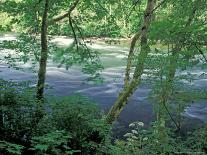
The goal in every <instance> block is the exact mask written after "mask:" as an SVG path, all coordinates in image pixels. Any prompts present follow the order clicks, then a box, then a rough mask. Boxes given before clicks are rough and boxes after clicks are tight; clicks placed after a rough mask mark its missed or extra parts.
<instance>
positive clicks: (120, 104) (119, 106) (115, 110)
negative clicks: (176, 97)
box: [107, 0, 155, 124]
mask: <svg viewBox="0 0 207 155" xmlns="http://www.w3.org/2000/svg"><path fill="white" fill-rule="evenodd" d="M154 5H155V0H148V1H147V7H146V9H145V14H144V23H143V25H142V28H141V32H140V36H141V50H140V54H139V56H138V62H137V65H136V68H135V71H134V75H133V78H132V80H131V82H130V83H129V84H128V81H127V85H126V87H125V88H124V90H123V91H122V92H121V93H120V95H119V97H118V99H117V100H116V101H115V103H114V105H113V106H112V108H111V109H110V111H109V113H108V115H107V122H108V123H109V124H111V123H113V121H115V120H116V119H117V117H118V116H119V114H120V113H121V111H122V110H123V108H124V106H125V105H126V104H127V101H128V98H129V97H130V96H131V95H132V94H133V93H134V91H135V90H136V88H137V86H138V85H139V83H140V80H141V75H142V73H143V70H144V63H145V60H146V58H147V55H148V53H149V51H150V48H149V46H148V41H147V31H148V28H149V26H150V23H151V18H152V11H153V9H154ZM138 39H139V33H137V34H136V35H135V37H134V39H133V40H132V43H131V49H130V53H129V56H130V55H131V53H133V51H134V47H135V43H136V41H137V40H138ZM130 66H131V64H129V66H128V65H127V68H129V69H130ZM127 80H128V79H127ZM125 83H126V81H125Z"/></svg>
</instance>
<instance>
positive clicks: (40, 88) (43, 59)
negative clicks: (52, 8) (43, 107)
mask: <svg viewBox="0 0 207 155" xmlns="http://www.w3.org/2000/svg"><path fill="white" fill-rule="evenodd" d="M48 3H49V0H45V6H44V13H43V16H42V26H41V56H40V62H39V66H40V67H39V72H38V82H37V99H38V100H42V99H43V97H44V96H43V95H44V85H45V74H46V66H47V57H48V43H47V28H48V25H47V18H48V8H49V4H48Z"/></svg>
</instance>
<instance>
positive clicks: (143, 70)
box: [0, 0, 207, 155]
mask: <svg viewBox="0 0 207 155" xmlns="http://www.w3.org/2000/svg"><path fill="white" fill-rule="evenodd" d="M0 19H1V21H0V35H2V36H4V34H7V33H11V34H15V35H16V36H17V37H16V39H14V40H4V41H1V42H0V50H1V51H4V52H2V54H3V56H1V57H0V63H2V64H7V65H8V67H12V68H14V69H17V70H20V69H22V68H21V66H20V64H26V63H28V62H31V64H32V65H31V66H30V68H29V69H30V71H31V70H32V71H33V72H34V73H38V82H37V87H36V88H32V87H31V86H30V84H29V83H28V82H23V83H18V82H11V81H5V80H1V81H0V154H28V153H29V154H54V155H55V154H57V155H59V154H98V155H99V154H112V155H120V154H123V155H125V154H126V155H131V154H134V155H139V154H140V155H145V154H146V155H151V154H152V155H153V154H155V155H157V154H159V155H160V154H163V155H167V154H194V153H197V154H206V153H207V147H206V146H207V139H206V138H207V126H206V124H201V126H196V127H195V129H194V130H193V131H191V132H189V133H187V132H188V131H183V130H182V128H183V126H182V125H183V122H184V121H186V120H185V118H183V116H182V113H183V112H184V111H185V109H186V107H188V106H190V105H191V104H193V103H194V101H197V100H206V98H207V92H206V89H199V88H194V87H193V86H192V85H191V83H192V82H193V81H194V80H196V79H198V78H199V77H200V76H204V77H205V76H206V73H205V69H206V67H207V66H206V63H207V57H206V52H207V1H206V0H2V1H0ZM62 35H64V36H67V37H70V38H73V43H71V44H70V45H68V46H60V45H57V44H55V43H53V42H51V39H52V38H53V36H62ZM98 38H100V39H101V40H104V41H105V43H106V44H118V43H119V42H120V40H121V39H124V40H126V42H127V41H128V40H130V46H129V45H128V46H129V53H128V57H127V60H126V64H125V65H126V70H125V75H124V76H125V77H124V81H123V83H124V86H123V89H122V90H121V91H120V93H119V94H118V97H117V99H116V100H115V102H114V104H113V106H112V107H111V109H110V110H109V112H108V114H102V113H101V112H100V110H99V108H98V107H97V105H96V103H94V102H93V101H91V100H90V99H88V98H87V97H84V96H81V95H74V96H69V97H65V98H55V97H49V96H48V94H46V93H45V92H44V90H45V79H46V71H47V62H48V60H53V61H54V62H55V63H56V64H57V67H62V66H64V67H65V68H66V69H69V68H70V67H72V66H74V65H76V66H81V68H82V72H83V73H86V74H88V75H89V76H88V79H86V80H88V81H93V82H95V83H96V84H98V83H103V82H104V79H103V77H102V76H101V71H102V70H103V69H104V66H103V65H102V63H101V60H100V57H99V56H100V52H99V51H97V50H94V49H92V48H90V47H89V45H90V44H93V40H95V41H96V40H98ZM88 40H90V41H88ZM91 40H92V41H91ZM6 50H13V52H14V53H13V54H7V53H6ZM38 62H39V63H38ZM192 68H199V69H201V70H204V73H203V74H201V75H199V77H198V76H196V75H193V74H191V73H190V72H189V70H190V69H192ZM182 71H186V72H188V73H187V74H179V73H181V72H182ZM143 75H146V78H144V79H143ZM0 78H1V77H0ZM183 81H185V82H183ZM186 81H187V82H186ZM144 83H146V84H148V85H151V87H152V88H153V90H152V92H151V93H150V96H149V99H151V100H152V101H153V107H154V113H155V116H156V118H155V121H152V122H151V124H150V125H148V127H145V124H144V123H143V122H141V121H142V120H138V121H137V122H128V123H129V132H128V133H126V134H125V135H122V139H116V138H115V137H113V133H112V130H111V129H112V128H113V125H114V124H113V122H115V121H116V119H117V118H118V117H119V115H120V113H121V112H122V110H123V109H124V108H125V105H126V104H127V103H128V100H129V99H130V97H131V96H132V95H133V94H134V92H135V91H136V90H137V89H138V88H139V86H140V85H142V84H144ZM186 83H187V84H186ZM189 83H190V85H189Z"/></svg>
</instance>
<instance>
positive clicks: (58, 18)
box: [48, 0, 80, 25]
mask: <svg viewBox="0 0 207 155" xmlns="http://www.w3.org/2000/svg"><path fill="white" fill-rule="evenodd" d="M79 1H80V0H76V1H75V2H74V3H73V4H72V5H71V7H70V8H69V10H68V11H67V12H66V13H64V14H63V15H58V16H57V17H56V18H53V19H51V20H49V21H48V25H52V24H54V23H56V22H58V21H61V20H63V19H64V18H66V17H68V16H69V15H70V14H71V12H72V11H73V10H74V9H75V8H76V6H77V5H78V3H79Z"/></svg>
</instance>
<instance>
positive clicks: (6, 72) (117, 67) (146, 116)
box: [0, 36, 207, 132]
mask: <svg viewBox="0 0 207 155" xmlns="http://www.w3.org/2000/svg"><path fill="white" fill-rule="evenodd" d="M9 39H15V37H11V36H7V37H1V38H0V41H1V40H9ZM52 41H53V42H56V43H57V44H60V45H67V44H69V43H70V42H71V40H70V39H66V38H63V37H57V38H55V39H53V40H52ZM91 47H92V48H93V49H97V50H100V51H102V54H101V57H100V58H101V61H102V63H103V64H104V66H105V69H104V70H103V72H102V76H103V77H104V79H105V82H104V83H103V84H99V85H92V84H88V83H85V82H84V79H85V78H86V77H87V76H86V75H84V74H83V73H82V72H81V71H80V69H77V67H72V68H69V70H66V69H65V68H63V67H61V68H57V64H55V63H53V62H52V61H49V62H48V67H47V76H46V77H47V78H46V83H47V84H48V85H49V86H51V87H52V89H50V90H48V91H47V93H50V94H52V95H55V96H67V95H71V94H74V93H81V94H83V95H87V96H88V97H89V98H91V99H92V100H94V101H96V102H97V103H98V104H99V106H100V108H101V110H102V111H103V112H107V111H108V110H109V108H110V107H111V106H112V104H113V103H114V101H115V100H116V98H117V96H118V94H119V92H120V90H121V89H122V87H123V77H124V70H125V62H126V60H125V59H124V58H126V56H127V53H128V48H124V47H117V46H109V45H104V44H103V45H100V44H93V45H91ZM3 52H4V51H1V53H2V54H4V53H3ZM2 54H1V55H2ZM22 67H25V68H26V67H27V64H26V65H23V66H22ZM190 72H191V73H193V74H195V75H197V76H198V77H199V78H198V79H197V80H195V81H194V82H193V83H189V85H191V86H192V87H198V88H201V89H205V88H207V76H201V75H205V73H207V70H199V69H191V70H190ZM183 74H187V72H186V73H185V72H183ZM0 78H3V79H5V80H13V81H24V80H30V81H33V82H34V84H35V82H36V81H37V74H36V73H32V72H23V71H19V70H14V69H12V68H8V67H7V65H5V64H3V63H1V62H0ZM143 78H144V77H143ZM184 82H186V81H184ZM150 91H151V88H150V86H149V85H148V84H143V85H142V86H141V87H139V88H138V89H137V91H136V92H135V93H134V95H133V96H132V97H131V98H130V100H129V102H128V104H127V106H126V107H125V108H124V110H123V111H122V113H121V115H120V117H119V119H118V121H117V122H116V129H119V131H120V132H122V131H123V130H124V129H125V128H126V127H127V126H128V124H129V123H131V122H134V121H142V122H144V123H145V124H148V123H149V122H150V121H152V120H153V119H154V114H153V106H152V103H153V101H152V100H149V99H148V95H149V93H150ZM206 101H207V99H206V100H202V101H197V102H195V103H194V104H193V105H192V106H190V107H188V108H186V110H185V113H184V114H183V115H185V117H186V118H188V119H190V120H193V121H192V122H205V121H206V118H207V103H206ZM117 131H118V130H117Z"/></svg>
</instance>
